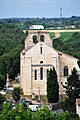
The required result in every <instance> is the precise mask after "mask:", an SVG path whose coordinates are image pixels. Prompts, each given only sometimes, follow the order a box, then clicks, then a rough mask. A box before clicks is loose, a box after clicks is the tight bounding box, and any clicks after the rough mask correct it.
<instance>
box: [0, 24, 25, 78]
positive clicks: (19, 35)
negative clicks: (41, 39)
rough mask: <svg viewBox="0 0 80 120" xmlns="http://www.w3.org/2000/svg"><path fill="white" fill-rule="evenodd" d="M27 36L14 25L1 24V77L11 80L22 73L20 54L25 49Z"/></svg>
mask: <svg viewBox="0 0 80 120" xmlns="http://www.w3.org/2000/svg"><path fill="white" fill-rule="evenodd" d="M26 36H27V34H25V33H23V31H21V30H20V29H18V28H16V27H15V25H14V24H0V75H3V76H5V77H6V73H8V74H9V76H10V78H11V79H14V77H15V76H17V74H18V73H19V71H20V65H19V63H20V60H19V56H20V52H21V50H22V48H23V47H24V40H25V38H26Z"/></svg>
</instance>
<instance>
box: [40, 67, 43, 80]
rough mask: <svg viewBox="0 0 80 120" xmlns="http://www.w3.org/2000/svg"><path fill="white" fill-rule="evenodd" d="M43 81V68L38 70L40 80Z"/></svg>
mask: <svg viewBox="0 0 80 120" xmlns="http://www.w3.org/2000/svg"><path fill="white" fill-rule="evenodd" d="M42 79H43V68H40V80H42Z"/></svg>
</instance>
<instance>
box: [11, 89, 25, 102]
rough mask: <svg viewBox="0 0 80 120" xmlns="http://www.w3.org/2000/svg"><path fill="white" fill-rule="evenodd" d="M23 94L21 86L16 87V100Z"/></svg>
mask: <svg viewBox="0 0 80 120" xmlns="http://www.w3.org/2000/svg"><path fill="white" fill-rule="evenodd" d="M21 95H23V90H22V89H21V88H20V87H16V88H14V90H13V95H12V96H13V99H14V100H15V101H16V102H18V101H19V100H20V97H21Z"/></svg>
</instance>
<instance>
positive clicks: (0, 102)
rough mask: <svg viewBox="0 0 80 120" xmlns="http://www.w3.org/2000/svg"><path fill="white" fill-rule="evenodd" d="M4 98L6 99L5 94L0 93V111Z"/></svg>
mask: <svg viewBox="0 0 80 120" xmlns="http://www.w3.org/2000/svg"><path fill="white" fill-rule="evenodd" d="M5 100H6V98H5V96H4V95H2V94H0V111H1V110H2V105H3V102H4V101H5Z"/></svg>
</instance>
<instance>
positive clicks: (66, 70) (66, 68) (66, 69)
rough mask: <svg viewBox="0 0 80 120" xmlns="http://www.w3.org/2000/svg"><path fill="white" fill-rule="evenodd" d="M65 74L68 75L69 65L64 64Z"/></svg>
mask: <svg viewBox="0 0 80 120" xmlns="http://www.w3.org/2000/svg"><path fill="white" fill-rule="evenodd" d="M64 76H68V67H67V66H64Z"/></svg>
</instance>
